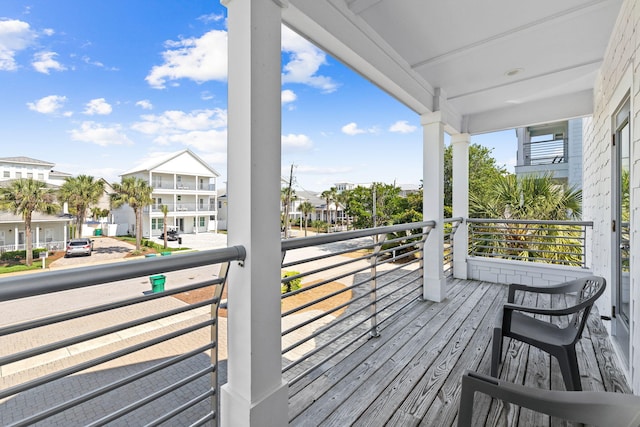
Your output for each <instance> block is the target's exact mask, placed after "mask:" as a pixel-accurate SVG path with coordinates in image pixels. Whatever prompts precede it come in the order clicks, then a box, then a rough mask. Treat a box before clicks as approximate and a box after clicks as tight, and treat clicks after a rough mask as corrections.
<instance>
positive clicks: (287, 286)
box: [280, 271, 302, 294]
mask: <svg viewBox="0 0 640 427" xmlns="http://www.w3.org/2000/svg"><path fill="white" fill-rule="evenodd" d="M298 274H300V272H299V271H283V272H282V278H283V279H284V278H286V277H291V276H297V275H298ZM301 287H302V278H301V277H297V278H295V279H291V280H289V281H287V282H285V283H283V284H282V287H281V288H280V292H281V293H283V294H286V293H289V292H293V291H297V290H298V289H300V288H301Z"/></svg>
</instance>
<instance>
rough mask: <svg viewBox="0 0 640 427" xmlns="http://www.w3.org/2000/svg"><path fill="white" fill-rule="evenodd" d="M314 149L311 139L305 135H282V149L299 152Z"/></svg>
mask: <svg viewBox="0 0 640 427" xmlns="http://www.w3.org/2000/svg"><path fill="white" fill-rule="evenodd" d="M312 147H313V142H312V141H311V139H310V138H309V137H308V136H307V135H304V134H298V135H295V134H293V133H290V134H289V135H282V148H283V149H285V150H286V149H297V150H309V149H311V148H312Z"/></svg>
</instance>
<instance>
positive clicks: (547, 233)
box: [466, 218, 593, 268]
mask: <svg viewBox="0 0 640 427" xmlns="http://www.w3.org/2000/svg"><path fill="white" fill-rule="evenodd" d="M466 222H467V224H468V225H469V255H471V256H474V257H485V258H493V259H505V260H517V261H531V262H538V263H548V264H557V265H565V266H574V267H581V268H587V267H588V258H587V254H588V245H587V243H588V241H589V238H588V236H587V233H588V231H589V230H591V229H592V228H593V222H592V221H539V220H505V219H477V218H468V219H467V220H466Z"/></svg>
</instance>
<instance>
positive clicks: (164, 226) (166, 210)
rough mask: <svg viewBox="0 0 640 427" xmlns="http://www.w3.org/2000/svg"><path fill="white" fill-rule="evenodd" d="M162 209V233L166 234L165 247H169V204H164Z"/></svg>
mask: <svg viewBox="0 0 640 427" xmlns="http://www.w3.org/2000/svg"><path fill="white" fill-rule="evenodd" d="M160 211H161V212H162V216H163V218H164V219H163V220H162V235H163V236H164V248H165V249H167V215H169V206H167V205H162V206H160Z"/></svg>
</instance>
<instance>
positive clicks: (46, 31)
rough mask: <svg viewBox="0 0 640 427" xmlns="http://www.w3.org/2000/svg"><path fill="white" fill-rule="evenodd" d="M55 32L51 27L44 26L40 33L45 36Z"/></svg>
mask: <svg viewBox="0 0 640 427" xmlns="http://www.w3.org/2000/svg"><path fill="white" fill-rule="evenodd" d="M55 33H56V32H55V31H54V30H53V28H45V29H44V30H42V34H44V35H45V36H52V35H54V34H55Z"/></svg>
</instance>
